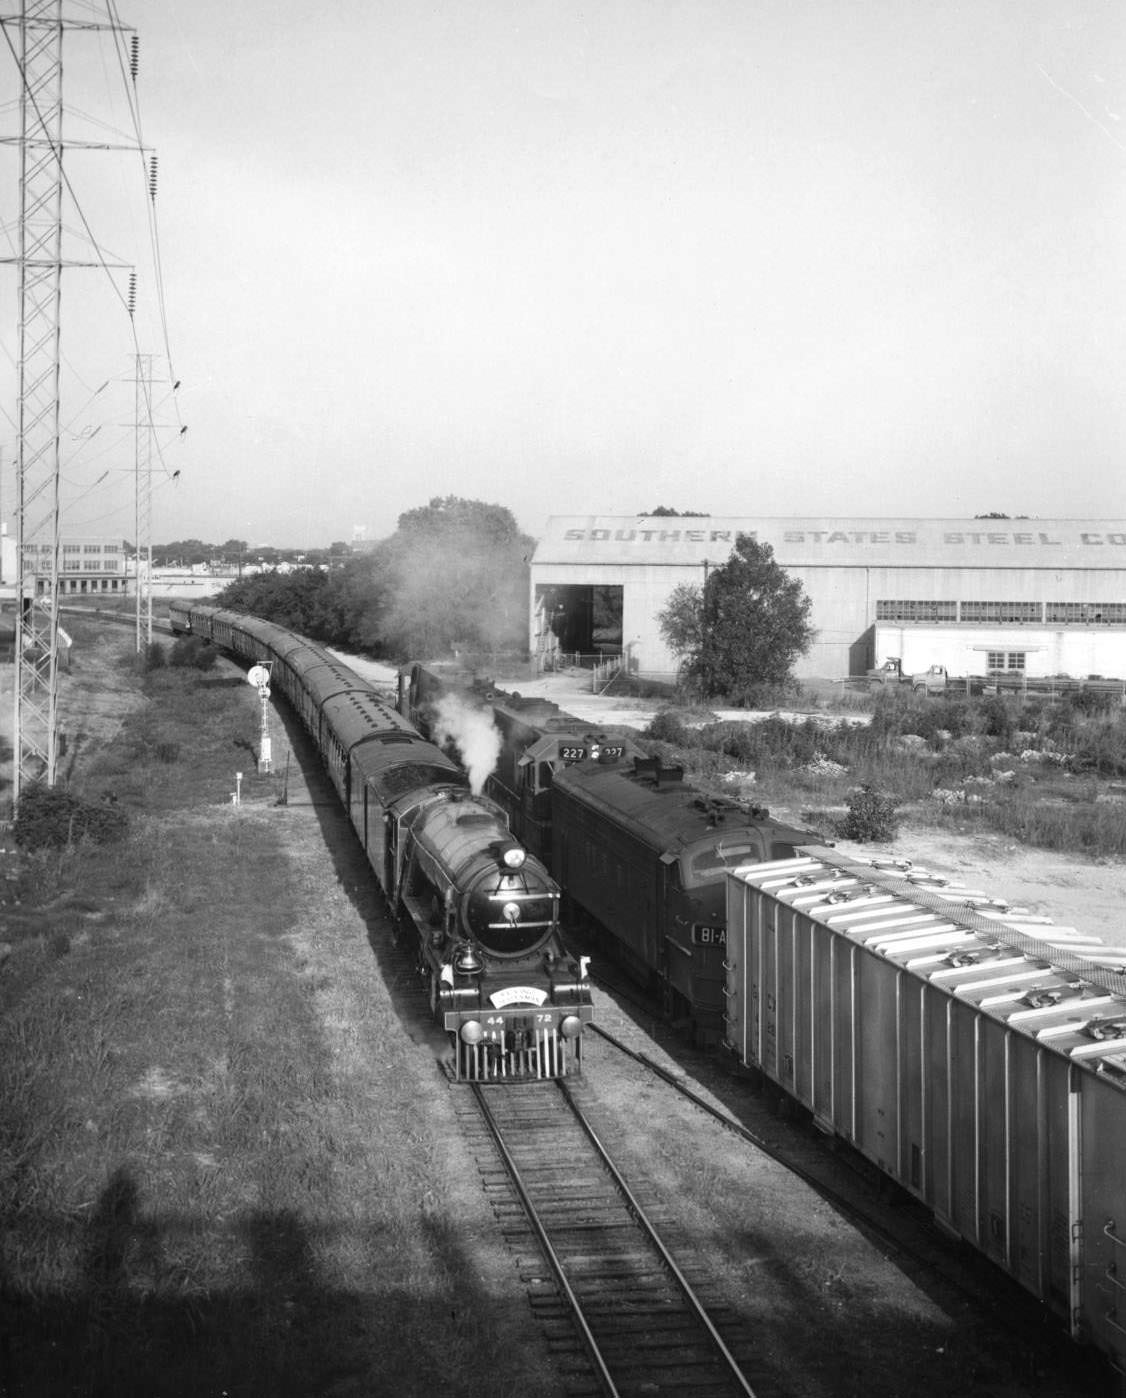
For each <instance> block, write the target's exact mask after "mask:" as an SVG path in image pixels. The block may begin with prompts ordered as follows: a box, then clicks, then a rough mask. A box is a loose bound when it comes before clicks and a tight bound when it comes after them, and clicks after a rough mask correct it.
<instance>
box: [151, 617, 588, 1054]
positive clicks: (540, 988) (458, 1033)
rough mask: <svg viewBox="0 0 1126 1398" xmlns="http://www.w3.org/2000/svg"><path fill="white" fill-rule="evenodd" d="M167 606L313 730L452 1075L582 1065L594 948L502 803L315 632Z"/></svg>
mask: <svg viewBox="0 0 1126 1398" xmlns="http://www.w3.org/2000/svg"><path fill="white" fill-rule="evenodd" d="M170 621H171V624H172V626H173V629H174V630H175V631H176V632H177V633H178V634H180V635H184V634H191V635H193V636H199V637H201V638H202V639H203V640H205V641H210V642H212V643H213V644H215V645H218V646H221V647H223V648H224V649H226V650H229V651H231V652H232V653H233V654H234V655H236V656H238V657H240V658H241V659H243V660H246V661H249V662H250V663H252V664H259V665H265V666H267V667H269V669H270V673H271V680H272V683H273V685H274V687H276V688H277V689H279V690H280V691H281V692H282V694H284V696H285V697H286V699H287V700H288V701H289V703H290V705H291V706H292V708H293V710H294V712H295V713H296V714H297V716H298V717H299V718H300V719H301V721H302V723H303V724H304V726H305V727H306V728H307V729H308V731H309V734H310V736H311V737H312V740H313V742H314V744H315V745H316V747H317V749H318V751H319V752H320V754H321V757H322V759H323V761H324V763H325V766H326V768H327V770H328V774H329V777H330V779H331V781H332V784H333V787H334V788H335V790H336V793H337V795H338V796H339V798H340V800H341V802H342V803H343V806H344V809H345V811H346V812H347V814H348V819H349V821H350V822H351V824H352V827H353V829H354V830H355V832H356V835H357V836H358V838H359V840H360V843H361V845H362V846H363V849H364V853H365V855H366V857H367V859H368V862H369V863H370V865H371V867H372V869H373V871H374V873H375V876H376V879H377V881H378V882H379V885H380V887H381V889H382V891H383V893H384V895H385V897H386V899H387V903H388V906H389V907H390V909H391V912H392V916H393V918H394V920H395V922H396V923H397V924H398V925H399V926H400V927H409V928H410V929H411V931H412V934H413V937H414V940H415V943H416V946H417V951H418V966H419V971H420V973H421V974H422V976H423V978H424V979H425V981H426V984H427V986H428V989H429V995H430V1006H431V1010H432V1012H433V1014H434V1015H435V1018H436V1020H437V1022H438V1023H439V1024H441V1025H442V1027H443V1028H444V1029H445V1030H446V1031H447V1032H448V1033H449V1034H450V1036H451V1040H452V1042H453V1046H454V1055H453V1062H454V1073H455V1076H456V1077H457V1078H458V1079H459V1080H461V1079H472V1080H497V1079H510V1078H529V1077H533V1078H534V1077H539V1078H543V1077H563V1076H567V1075H569V1074H573V1073H578V1072H580V1071H581V1068H582V1034H583V1026H584V1025H585V1024H587V1023H589V1022H590V1021H591V1020H592V1019H593V1014H594V1011H593V1008H592V1005H591V993H590V983H589V980H588V977H587V963H586V959H585V958H580V959H579V960H575V959H574V958H572V957H571V956H570V955H569V954H568V952H567V950H566V947H565V945H564V943H563V940H562V937H561V934H560V928H559V904H560V891H559V886H558V884H556V882H555V881H554V880H553V879H552V878H551V876H550V874H549V873H548V871H547V869H546V868H545V867H544V865H543V863H542V861H540V860H538V859H536V858H534V857H532V856H530V855H529V854H528V853H527V851H526V850H525V849H524V848H523V847H522V846H521V845H520V844H519V843H518V842H517V841H516V840H514V839H513V838H512V835H511V832H510V830H509V827H508V822H507V820H506V817H505V815H504V812H503V811H502V810H501V809H500V807H498V806H497V805H496V804H495V803H494V802H493V801H491V800H489V799H488V798H486V797H484V796H481V795H477V794H474V793H472V792H471V791H470V790H469V789H468V788H467V784H466V780H465V777H464V775H463V774H462V772H461V770H460V768H459V767H458V766H457V765H456V764H455V763H454V762H453V761H452V760H451V759H450V758H449V757H447V756H446V754H445V753H443V752H442V751H441V750H440V749H439V748H437V747H436V746H435V745H434V744H433V743H431V742H429V741H427V740H426V739H425V738H424V737H423V736H422V735H421V734H420V733H419V732H418V730H417V729H416V728H415V727H414V725H413V724H411V723H410V722H409V720H407V719H406V718H404V717H403V716H402V715H401V714H400V713H398V712H397V711H396V710H395V709H394V708H393V707H392V706H391V705H390V704H387V703H385V702H384V701H383V700H382V699H381V698H380V697H379V695H378V694H377V692H376V691H375V690H374V688H373V687H372V686H371V685H370V684H368V682H367V681H366V680H364V679H363V678H361V677H360V676H359V675H357V674H356V673H355V671H354V670H352V669H351V668H350V667H349V666H347V665H345V664H343V663H342V662H341V661H340V660H338V659H337V658H336V657H335V656H333V655H332V654H331V653H330V652H328V651H327V650H325V649H324V648H323V647H322V646H319V645H317V644H316V643H315V642H313V641H310V640H308V639H307V638H305V637H303V636H297V635H294V634H293V633H292V632H289V631H287V630H285V629H284V628H283V627H280V626H276V625H274V624H273V623H271V622H266V621H262V620H260V619H258V618H255V617H249V616H244V615H242V614H240V613H237V612H232V611H228V610H225V609H223V608H220V607H215V606H205V605H195V606H188V605H184V604H173V607H172V608H170Z"/></svg>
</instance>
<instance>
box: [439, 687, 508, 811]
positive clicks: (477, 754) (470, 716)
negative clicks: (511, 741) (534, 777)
mask: <svg viewBox="0 0 1126 1398" xmlns="http://www.w3.org/2000/svg"><path fill="white" fill-rule="evenodd" d="M433 731H434V741H435V742H436V743H437V744H438V746H439V747H443V746H444V745H445V743H446V740H447V739H450V740H452V741H453V742H454V743H456V744H457V748H458V751H459V752H460V753H461V761H462V764H463V766H464V767H465V770H466V771H467V772H468V773H469V786H470V789H471V790H472V792H473V794H474V796H480V794H481V792H482V791H484V789H485V781H486V780H487V778H488V776H489V773H490V772H491V771H492V770H493V768H494V767H495V766H496V765H497V758H498V757H499V756H500V743H501V737H500V733H499V732H498V730H497V729H496V728H495V727H494V726H493V719H492V715H491V714H490V713H488V712H487V710H485V709H477V708H474V707H473V706H472V705H470V704H467V703H466V702H465V701H464V700H463V699H461V698H460V697H459V696H458V695H456V694H444V695H443V696H442V698H441V699H440V700H439V701H438V715H437V721H436V723H435V724H434V730H433Z"/></svg>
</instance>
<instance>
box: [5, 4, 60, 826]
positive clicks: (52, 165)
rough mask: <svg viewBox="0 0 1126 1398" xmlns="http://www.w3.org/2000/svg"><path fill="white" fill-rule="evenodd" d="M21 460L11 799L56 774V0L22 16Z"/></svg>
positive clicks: (32, 6)
mask: <svg viewBox="0 0 1126 1398" xmlns="http://www.w3.org/2000/svg"><path fill="white" fill-rule="evenodd" d="M20 42H21V51H20V65H21V76H22V87H21V91H20V256H19V268H20V275H19V405H18V424H17V425H18V431H19V458H18V471H17V489H16V647H15V670H16V675H15V704H16V714H15V747H16V752H15V761H14V763H13V786H14V799H15V802H16V803H17V804H18V802H19V795H20V789H21V787H22V786H24V785H26V784H27V783H28V782H31V781H36V780H40V779H45V780H46V781H47V782H48V784H51V783H53V782H54V780H55V760H56V709H57V698H58V665H57V646H58V612H57V607H56V599H57V597H58V581H59V301H60V292H61V284H62V194H63V169H62V152H63V145H62V112H63V108H62V42H63V22H62V0H24V4H23V7H22V11H21V18H20Z"/></svg>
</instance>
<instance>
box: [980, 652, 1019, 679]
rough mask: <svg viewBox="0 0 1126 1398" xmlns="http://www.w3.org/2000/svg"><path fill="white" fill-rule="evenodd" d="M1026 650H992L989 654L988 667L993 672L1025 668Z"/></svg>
mask: <svg viewBox="0 0 1126 1398" xmlns="http://www.w3.org/2000/svg"><path fill="white" fill-rule="evenodd" d="M1025 655H1026V652H1024V651H1023V650H991V651H990V652H989V655H988V660H987V669H988V670H989V672H990V673H991V674H995V673H996V672H997V671H999V670H1014V671H1022V672H1023V670H1024V662H1025Z"/></svg>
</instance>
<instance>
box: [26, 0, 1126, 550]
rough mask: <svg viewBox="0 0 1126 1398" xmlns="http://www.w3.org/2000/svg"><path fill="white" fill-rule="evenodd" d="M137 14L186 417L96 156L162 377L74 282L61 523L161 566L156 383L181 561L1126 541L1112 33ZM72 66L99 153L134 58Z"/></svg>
mask: <svg viewBox="0 0 1126 1398" xmlns="http://www.w3.org/2000/svg"><path fill="white" fill-rule="evenodd" d="M9 8H10V9H11V8H13V7H9ZM116 8H117V12H118V14H119V15H120V18H121V20H122V21H123V22H124V23H126V24H131V25H134V26H136V28H137V31H138V33H139V35H140V39H141V70H140V75H139V77H138V84H137V90H138V93H139V96H140V105H141V113H142V117H143V123H144V136H145V140H146V142H147V143H148V144H150V145H151V146H152V147H153V148H154V150H155V151H156V153H157V154H158V156H159V164H160V176H159V186H158V195H157V206H156V207H157V211H158V218H159V229H160V253H161V260H162V265H163V273H164V278H163V283H164V296H165V307H166V315H167V331H168V345H169V346H170V348H171V358H172V371H173V372H174V373H175V375H176V376H178V377H179V379H180V380H181V387H180V389H179V391H178V393H177V394H176V395H175V398H174V399H173V398H172V397H171V396H170V395H169V393H168V384H167V379H168V373H169V368H168V360H167V357H166V346H165V343H164V339H163V331H162V330H161V329H160V328H159V322H158V320H157V318H156V315H155V297H154V290H155V287H154V278H153V276H152V273H151V255H150V252H149V238H148V233H147V230H146V222H145V220H146V214H145V202H144V197H143V181H142V171H141V168H140V164H139V160H138V158H137V157H136V156H135V155H129V154H126V153H120V152H117V153H112V152H97V153H93V152H84V151H82V152H75V153H73V154H70V153H68V156H67V161H68V170H69V171H71V172H72V179H73V184H74V187H75V192H76V193H77V195H78V197H79V201H80V202H81V204H82V206H83V212H84V213H85V215H86V216H87V218H88V221H89V223H90V225H91V228H92V230H93V232H94V235H95V237H96V238H97V240H98V242H99V245H101V246H103V247H104V248H106V249H108V250H110V251H112V253H113V254H114V256H115V257H116V259H117V260H118V261H120V262H123V263H130V262H135V263H136V264H137V265H138V271H139V277H140V283H139V292H138V296H139V302H138V312H137V318H136V323H137V327H138V343H137V346H136V347H135V346H134V343H133V341H132V339H131V337H130V331H129V324H128V317H127V315H126V314H125V312H124V310H123V307H122V302H121V295H120V292H121V287H122V286H123V285H124V282H125V279H126V278H127V273H126V272H125V271H121V272H118V273H115V274H114V276H115V278H116V282H115V284H114V285H111V283H110V278H109V277H108V276H107V275H106V274H105V273H104V272H100V271H97V270H77V269H68V270H67V271H66V272H65V273H64V279H63V281H64V293H63V308H64V310H63V353H64V412H63V417H64V421H65V422H66V423H67V431H66V432H65V433H64V437H63V443H62V455H63V462H64V465H63V474H64V479H65V481H66V487H65V489H66V499H67V510H66V515H65V517H64V529H65V530H67V531H70V532H83V531H84V532H105V533H109V534H120V535H123V536H125V537H127V538H132V537H133V534H134V530H133V524H134V510H133V479H134V478H133V467H134V462H135V457H136V450H135V443H134V433H133V429H132V427H131V426H130V423H131V422H132V420H133V415H134V388H133V385H132V383H131V382H130V380H132V378H133V377H134V368H133V365H134V358H133V356H134V354H135V353H136V350H137V348H139V349H140V351H141V352H142V353H146V354H152V355H153V356H154V366H155V375H156V378H157V379H158V380H162V381H163V382H158V383H157V384H156V386H155V396H156V401H157V405H158V408H157V417H158V419H159V420H160V423H161V426H160V428H159V430H158V436H159V441H160V445H161V452H160V455H159V457H158V458H157V461H158V466H157V473H156V477H155V480H156V489H155V492H154V497H153V498H154V516H153V537H154V539H155V540H156V541H158V542H159V541H165V540H170V539H174V538H182V537H189V536H198V537H202V538H205V539H210V540H216V541H221V540H224V539H226V538H229V537H231V536H239V537H245V538H248V539H249V540H250V541H251V542H259V543H270V544H305V545H314V544H325V543H328V542H330V541H331V540H334V539H348V538H350V537H351V536H352V533H353V529H354V528H355V527H356V526H364V527H366V529H367V533H368V536H369V537H380V536H382V535H385V534H387V533H389V532H391V531H392V530H393V529H394V527H395V521H396V518H397V516H398V514H399V513H400V512H401V511H402V510H404V509H409V508H412V507H414V506H416V505H419V504H423V503H425V502H426V501H427V500H428V499H429V498H430V497H431V496H433V495H444V494H448V493H454V494H458V495H464V496H469V497H474V498H479V499H483V500H488V501H495V502H497V503H500V504H504V505H507V506H509V507H510V508H511V509H512V510H513V512H514V513H515V514H516V517H517V519H518V520H519V522H520V524H521V525H522V526H523V527H524V528H525V529H526V530H528V531H529V532H530V533H533V534H536V533H538V532H540V530H541V528H542V526H543V522H544V520H545V518H546V517H547V515H549V514H553V513H585V512H602V513H606V512H614V513H618V512H620V513H623V514H628V513H633V512H635V511H638V510H642V509H646V508H652V507H654V506H657V505H661V504H664V505H670V506H675V507H677V508H680V509H695V510H705V511H713V512H715V513H719V514H762V515H787V514H801V515H811V514H818V513H824V514H836V515H848V514H855V515H865V516H870V515H885V514H886V515H889V516H904V515H908V516H909V515H916V514H917V515H924V516H925V515H940V516H944V517H949V516H956V515H963V514H964V515H972V514H975V513H982V512H985V511H989V510H1000V511H1005V512H1008V513H1013V514H1018V513H1019V514H1029V515H1039V516H1042V517H1046V516H1089V517H1099V516H1114V517H1122V516H1124V515H1126V493H1124V490H1123V484H1122V460H1123V448H1124V445H1126V7H1124V6H1123V5H1122V3H1121V0H1106V2H1105V3H1101V2H1100V0H1091V3H1080V0H957V3H955V0H927V3H922V0H917V2H916V3H911V0H820V2H819V3H814V2H813V0H685V2H684V3H680V0H648V3H641V2H640V0H637V2H636V3H635V2H634V0H620V2H619V3H615V0H599V3H597V4H589V3H588V4H578V3H568V2H567V0H557V2H556V3H547V2H546V0H542V2H540V3H536V2H533V3H501V2H500V0H430V2H429V3H428V2H427V0H390V2H389V3H380V0H320V3H319V4H317V5H309V4H307V3H301V4H298V3H295V0H269V3H264V2H263V0H240V2H239V3H237V4H232V3H230V0H192V3H190V4H185V3H183V0H176V3H173V0H148V2H147V3H145V4H141V3H139V2H135V3H133V4H129V3H127V0H120V3H119V5H118V6H117V7H116ZM65 13H67V14H68V15H73V16H83V17H88V16H90V15H96V14H98V13H101V14H102V15H104V14H105V8H104V7H103V6H99V5H96V4H85V3H77V0H70V3H68V4H67V5H66V6H65ZM0 63H3V64H4V66H5V71H6V73H7V78H6V79H5V81H4V83H3V85H2V87H0V98H8V97H11V96H13V95H14V94H15V91H16V77H17V72H16V67H15V64H14V62H13V59H12V57H11V54H10V53H9V52H8V51H7V48H6V46H5V47H4V48H3V49H0ZM65 72H66V79H65V89H64V95H65V97H66V99H67V102H68V105H69V106H73V107H74V108H75V112H76V115H75V116H74V118H73V120H72V118H71V117H70V116H69V115H68V130H69V131H71V132H72V134H79V133H81V134H84V135H88V134H89V133H90V132H91V131H93V130H94V129H95V127H97V129H101V128H102V127H105V128H108V129H110V130H112V131H114V132H126V133H127V132H128V131H130V130H131V126H130V120H129V116H128V110H127V107H126V104H125V101H124V98H123V82H122V78H121V75H120V72H119V68H118V60H117V57H116V55H115V52H114V48H113V45H112V42H111V40H110V39H109V37H108V36H105V35H102V36H100V37H99V36H95V35H78V34H68V36H67V39H66V69H65ZM0 121H4V122H6V124H5V126H4V134H12V133H14V132H15V131H16V130H17V129H18V114H17V111H16V107H15V105H14V103H10V104H9V105H7V106H4V107H2V108H0ZM4 160H5V161H6V162H7V163H5V164H4V165H3V185H2V186H0V188H2V189H3V190H6V193H3V194H0V217H2V218H3V222H4V226H5V230H6V232H7V234H8V237H9V242H8V247H7V249H6V251H7V253H8V255H11V250H12V241H11V239H12V238H13V237H14V227H15V222H16V219H17V216H18V197H17V193H18V186H17V178H16V165H15V160H14V154H13V152H12V151H11V150H10V148H9V149H8V150H7V151H5V153H4ZM66 222H67V224H68V226H69V227H72V228H74V229H75V230H77V231H76V232H75V234H74V235H73V237H72V240H71V243H70V248H71V252H72V255H73V256H75V257H78V256H79V254H80V250H81V248H82V244H83V241H84V235H83V234H82V233H81V227H80V222H79V219H78V218H77V217H76V216H75V215H74V214H73V213H68V216H67V219H66ZM15 288H16V276H15V271H14V269H13V268H11V267H10V266H8V267H4V268H2V269H0V311H2V316H3V321H2V325H0V343H2V344H3V348H4V354H3V357H2V358H0V373H2V374H3V375H4V383H3V388H4V398H3V401H2V405H0V406H2V407H3V410H4V412H3V416H2V417H0V446H2V448H3V474H2V478H0V513H2V514H3V516H4V517H5V518H7V517H8V516H9V511H10V506H11V482H12V477H13V472H12V461H13V454H14V449H15V429H14V425H13V421H14V416H15V371H14V362H15V355H16V352H17V335H16V328H15V324H16V310H15V305H16V296H15ZM106 380H109V381H110V386H109V387H108V388H107V389H105V390H103V391H102V392H100V393H99V392H98V391H97V390H98V389H99V386H100V385H101V384H102V383H103V381H106ZM181 423H186V424H187V425H188V428H189V431H188V432H187V434H186V435H184V436H183V437H182V438H181V437H179V436H178V430H179V426H180V424H181ZM99 424H100V429H99V430H98V432H97V434H96V435H91V434H92V433H93V432H94V429H95V428H98V427H99ZM175 470H179V471H180V472H181V475H180V477H179V478H178V479H177V480H176V481H175V482H173V481H171V480H170V479H169V477H170V474H171V472H172V471H175ZM102 473H108V474H106V475H105V477H104V479H102V480H100V481H99V483H98V484H97V485H95V484H94V482H95V481H96V480H98V478H99V477H100V476H102Z"/></svg>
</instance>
